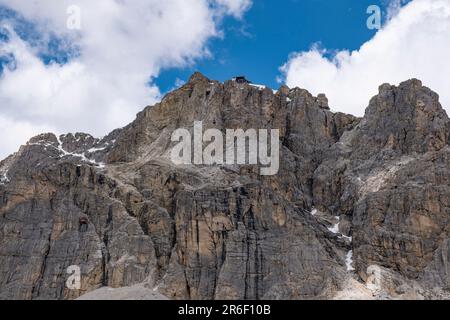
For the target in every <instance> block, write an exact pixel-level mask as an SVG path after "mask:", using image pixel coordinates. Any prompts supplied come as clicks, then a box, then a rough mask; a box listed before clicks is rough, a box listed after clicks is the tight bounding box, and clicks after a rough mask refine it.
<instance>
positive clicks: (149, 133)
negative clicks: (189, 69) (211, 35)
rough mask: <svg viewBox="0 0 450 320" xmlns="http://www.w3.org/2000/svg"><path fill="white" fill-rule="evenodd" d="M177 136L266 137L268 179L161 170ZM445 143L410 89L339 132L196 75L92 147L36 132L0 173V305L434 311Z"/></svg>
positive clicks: (448, 212) (253, 91)
mask: <svg viewBox="0 0 450 320" xmlns="http://www.w3.org/2000/svg"><path fill="white" fill-rule="evenodd" d="M194 121H203V126H204V127H205V129H207V128H218V129H220V130H225V129H229V128H231V129H233V128H236V129H237V128H243V129H248V128H259V129H264V128H267V129H271V128H278V129H280V146H281V156H280V160H281V161H280V170H279V173H278V174H277V175H275V176H267V177H264V176H260V175H259V170H258V168H257V167H255V166H228V165H221V166H195V165H183V166H175V165H174V164H172V163H171V161H170V159H169V153H170V150H171V148H172V146H173V145H174V144H173V143H172V142H171V134H172V132H173V131H174V130H176V129H178V128H187V129H189V128H192V126H193V123H194ZM449 134H450V121H449V119H448V117H447V115H446V113H445V111H444V110H443V108H442V107H441V105H440V104H439V98H438V95H437V94H436V93H434V92H432V91H431V90H430V89H428V88H426V87H424V86H423V85H422V83H421V82H420V81H419V80H416V79H412V80H409V81H406V82H403V83H401V84H400V85H399V86H398V87H397V86H392V85H388V84H384V85H382V86H380V88H379V94H378V95H377V96H375V97H374V98H373V99H372V100H371V101H370V103H369V106H368V108H367V110H366V114H365V116H364V117H363V118H356V117H353V116H351V115H346V114H342V113H334V112H332V111H330V108H329V106H328V101H327V99H326V97H325V95H319V96H318V97H314V96H313V95H311V94H310V93H309V92H307V91H306V90H303V89H299V88H294V89H290V88H288V87H286V86H282V87H281V88H279V90H277V91H276V92H274V91H273V90H271V89H269V88H265V87H263V86H255V85H252V84H249V83H238V82H236V81H227V82H225V83H220V82H217V81H212V80H209V79H207V78H206V77H204V76H203V75H201V74H199V73H196V74H194V75H193V76H192V77H191V79H190V81H189V82H188V83H187V84H186V85H184V86H183V87H181V88H180V89H178V90H175V91H174V92H172V93H170V94H168V95H167V96H166V97H164V99H163V100H162V101H161V102H160V103H158V104H156V105H155V106H149V107H147V108H145V109H144V110H143V111H142V112H141V113H139V114H138V115H137V118H136V120H135V121H133V122H132V123H131V124H130V125H128V126H126V127H124V128H122V129H118V130H115V131H113V132H112V133H111V134H109V135H108V136H106V137H104V138H102V139H96V138H94V137H92V136H90V135H88V134H81V133H78V134H75V135H73V134H68V135H63V136H60V137H56V136H55V135H54V134H43V135H40V136H37V137H35V138H33V139H31V140H30V141H29V142H28V144H27V145H25V146H22V147H21V148H20V150H19V151H18V152H17V153H15V154H14V155H11V156H10V157H8V158H7V159H5V160H3V161H2V162H0V256H1V260H0V298H1V299H75V298H78V297H80V296H82V295H83V294H86V293H89V292H91V291H94V290H96V289H99V288H103V289H100V290H103V291H101V292H102V296H104V295H103V294H104V291H105V290H106V289H105V288H106V287H110V288H124V289H123V292H126V297H127V298H128V297H129V294H130V292H129V291H130V288H133V287H137V288H139V298H141V297H142V292H145V288H147V289H148V290H149V291H150V292H154V293H155V296H158V297H160V295H163V296H165V297H167V298H169V299H346V298H352V299H357V298H375V299H436V298H437V299H443V298H444V299H447V298H449V289H450V147H449ZM72 265H77V266H80V268H81V288H80V289H79V290H70V289H68V288H67V287H66V283H65V282H66V280H67V277H68V276H69V275H68V274H67V273H66V270H67V268H68V267H69V266H72ZM119 290H120V289H119ZM106 292H107V290H106ZM116 292H118V291H116Z"/></svg>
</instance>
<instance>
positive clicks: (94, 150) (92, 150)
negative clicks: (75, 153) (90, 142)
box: [87, 146, 108, 153]
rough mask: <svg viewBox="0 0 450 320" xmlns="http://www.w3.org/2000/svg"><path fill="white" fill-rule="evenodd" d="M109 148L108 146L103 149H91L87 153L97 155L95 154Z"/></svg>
mask: <svg viewBox="0 0 450 320" xmlns="http://www.w3.org/2000/svg"><path fill="white" fill-rule="evenodd" d="M107 147H108V146H105V147H102V148H90V149H89V150H88V151H87V152H89V153H95V152H98V151H103V150H105V149H106V148H107Z"/></svg>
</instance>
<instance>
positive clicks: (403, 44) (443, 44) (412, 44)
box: [281, 0, 450, 116]
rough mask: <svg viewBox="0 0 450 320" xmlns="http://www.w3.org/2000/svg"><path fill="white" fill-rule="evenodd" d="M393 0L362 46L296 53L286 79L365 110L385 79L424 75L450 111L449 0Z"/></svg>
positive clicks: (341, 107)
mask: <svg viewBox="0 0 450 320" xmlns="http://www.w3.org/2000/svg"><path fill="white" fill-rule="evenodd" d="M398 4H399V1H395V2H394V6H391V9H390V11H389V14H391V15H392V17H390V19H389V20H388V21H387V23H386V24H385V26H384V27H383V28H382V29H381V30H379V31H378V32H377V33H376V35H375V36H374V37H373V38H372V39H371V40H369V41H367V42H366V43H364V44H363V45H362V46H361V47H360V49H359V50H356V51H352V52H349V51H345V50H343V51H339V52H337V53H335V54H333V55H332V57H331V58H330V56H329V55H328V54H327V53H329V51H327V50H326V49H324V48H320V47H319V46H314V47H313V48H312V49H311V50H310V51H307V52H297V53H293V54H292V55H291V56H290V58H289V60H288V62H287V63H286V64H285V65H284V66H282V67H281V71H282V72H283V75H284V80H285V82H286V84H287V85H288V86H290V87H295V86H299V87H302V88H305V89H307V90H309V91H311V93H313V94H318V93H326V95H327V96H328V98H329V100H330V105H331V106H332V107H333V109H334V110H337V111H342V112H347V113H351V114H354V115H358V116H361V115H363V114H364V110H365V108H366V107H367V105H368V103H369V100H370V98H371V97H372V96H374V95H375V94H377V91H378V86H379V85H381V84H382V83H386V82H388V83H392V84H398V83H399V82H401V81H404V80H407V79H410V78H419V79H421V80H422V81H423V83H424V85H426V86H428V87H430V88H431V89H433V90H434V91H436V92H437V93H439V95H440V98H441V104H442V105H443V107H444V108H445V109H446V110H447V113H449V111H450V0H413V1H412V2H410V3H409V4H407V5H405V6H403V7H401V8H400V7H399V6H398Z"/></svg>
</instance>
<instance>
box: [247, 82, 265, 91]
mask: <svg viewBox="0 0 450 320" xmlns="http://www.w3.org/2000/svg"><path fill="white" fill-rule="evenodd" d="M250 86H252V87H255V88H258V89H259V90H264V89H265V88H266V86H265V85H262V84H254V83H250Z"/></svg>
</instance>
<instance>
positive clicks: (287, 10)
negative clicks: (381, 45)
mask: <svg viewBox="0 0 450 320" xmlns="http://www.w3.org/2000/svg"><path fill="white" fill-rule="evenodd" d="M388 4H389V1H385V0H382V1H380V0H337V1H331V0H287V1H273V0H269V1H255V2H254V3H253V6H252V7H251V9H250V10H249V11H248V12H247V13H246V14H245V16H244V17H243V19H242V20H236V19H233V18H231V17H228V18H226V19H225V21H224V22H223V26H222V28H223V30H224V36H223V38H215V39H213V40H211V41H210V42H209V44H208V47H209V49H210V51H211V54H212V56H211V58H209V59H208V58H205V59H201V60H199V61H196V63H194V64H192V65H191V66H189V67H186V68H172V69H169V70H163V71H162V72H161V74H160V75H159V77H158V78H156V79H155V82H156V84H157V85H158V86H159V87H160V89H161V91H162V92H167V91H170V90H171V89H172V88H173V87H174V84H175V81H176V79H177V78H178V79H180V80H183V81H185V80H186V79H188V78H189V75H190V74H192V73H193V72H194V71H200V72H202V73H204V74H205V75H207V76H208V77H210V78H212V79H215V80H220V81H225V80H227V79H231V78H232V77H233V76H236V75H241V74H242V75H246V76H247V77H248V78H249V79H250V80H251V81H253V82H255V83H261V84H265V85H267V86H269V87H272V88H278V87H279V86H280V84H279V83H278V82H277V77H279V76H280V72H279V67H280V66H281V65H282V64H283V63H284V62H285V61H286V60H287V58H288V56H289V54H290V53H291V52H295V51H305V50H308V49H310V47H311V46H312V45H313V44H314V43H319V44H320V45H321V46H323V47H325V48H327V49H329V50H334V49H335V50H342V49H348V50H356V49H358V48H359V47H360V46H361V45H362V44H363V43H364V42H366V41H368V40H369V39H370V38H372V37H373V36H374V34H375V33H376V30H369V29H368V28H367V26H366V22H367V19H368V17H369V15H368V14H367V13H366V11H367V8H368V7H369V6H370V5H378V6H380V8H382V10H384V11H385V10H386V8H387V6H388Z"/></svg>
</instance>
